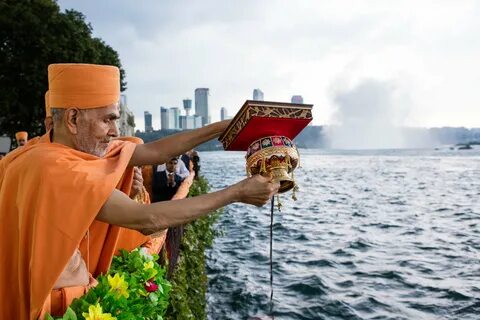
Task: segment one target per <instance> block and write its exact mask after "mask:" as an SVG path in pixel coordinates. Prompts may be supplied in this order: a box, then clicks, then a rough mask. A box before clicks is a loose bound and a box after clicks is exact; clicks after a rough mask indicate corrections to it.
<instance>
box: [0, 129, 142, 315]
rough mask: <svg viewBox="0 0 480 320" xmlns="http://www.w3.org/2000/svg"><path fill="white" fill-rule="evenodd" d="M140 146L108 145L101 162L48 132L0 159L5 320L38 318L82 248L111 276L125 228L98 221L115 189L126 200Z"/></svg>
mask: <svg viewBox="0 0 480 320" xmlns="http://www.w3.org/2000/svg"><path fill="white" fill-rule="evenodd" d="M134 150H135V144H134V143H130V142H123V141H114V142H112V143H111V146H110V149H109V152H108V153H107V155H105V156H104V157H103V158H99V157H96V156H93V155H89V154H86V153H83V152H80V151H77V150H74V149H72V148H69V147H67V146H65V145H62V144H57V143H51V142H50V140H49V133H47V134H46V135H44V136H43V137H41V138H39V139H34V140H33V141H29V142H28V143H27V144H26V145H25V146H24V147H23V148H21V149H19V150H16V151H15V152H11V153H10V154H8V155H7V156H6V157H5V158H4V159H3V160H2V161H0V235H1V236H0V237H1V239H0V296H1V297H2V299H0V319H36V318H37V317H38V315H39V313H40V310H41V308H42V305H43V303H44V301H45V300H46V298H47V296H48V295H49V293H50V292H51V290H52V288H53V285H54V283H55V282H56V280H57V278H58V277H59V275H60V274H61V272H62V271H63V269H64V267H65V266H66V265H67V263H68V262H69V259H70V258H71V256H72V254H73V252H74V250H75V249H77V248H78V247H79V245H80V244H81V243H82V244H85V241H86V237H85V235H86V234H87V231H88V230H89V229H90V231H89V232H88V233H89V235H90V236H89V239H88V240H89V243H90V247H89V250H88V251H87V250H86V246H85V245H83V246H82V245H80V250H81V251H82V256H83V257H84V259H87V258H86V257H87V253H88V262H89V263H88V268H89V271H90V272H91V273H92V274H94V275H98V274H99V273H102V272H106V271H107V270H108V268H109V266H110V263H111V259H112V255H113V253H114V252H115V250H116V245H117V240H118V238H119V236H120V234H121V233H122V228H120V227H117V226H112V225H108V224H106V223H102V222H99V221H95V217H96V215H97V214H98V212H99V210H100V209H101V207H102V206H103V204H104V203H105V202H106V200H107V199H108V197H109V196H110V195H111V193H112V192H113V190H114V189H115V188H117V189H120V190H122V191H123V192H125V193H126V194H129V192H130V187H131V184H132V177H133V168H132V167H128V163H129V161H130V159H131V157H132V155H133V152H134Z"/></svg>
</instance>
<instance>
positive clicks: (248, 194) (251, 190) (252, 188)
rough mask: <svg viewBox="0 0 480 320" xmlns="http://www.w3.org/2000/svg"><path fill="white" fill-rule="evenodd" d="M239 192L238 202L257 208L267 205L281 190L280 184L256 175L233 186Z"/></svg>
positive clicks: (269, 178)
mask: <svg viewBox="0 0 480 320" xmlns="http://www.w3.org/2000/svg"><path fill="white" fill-rule="evenodd" d="M232 188H235V189H236V191H237V192H238V199H237V200H238V201H239V202H243V203H247V204H253V205H255V206H257V207H261V206H263V205H265V204H266V203H267V202H268V201H269V200H270V199H271V198H272V197H273V196H274V195H275V194H276V193H277V192H278V189H279V188H280V183H279V182H273V181H272V178H271V177H263V176H261V175H255V176H253V177H250V178H247V179H245V180H242V181H240V182H239V183H237V184H235V185H233V186H232Z"/></svg>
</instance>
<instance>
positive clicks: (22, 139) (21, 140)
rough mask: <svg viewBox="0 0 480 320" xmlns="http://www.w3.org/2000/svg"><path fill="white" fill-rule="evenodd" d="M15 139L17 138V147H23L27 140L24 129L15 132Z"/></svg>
mask: <svg viewBox="0 0 480 320" xmlns="http://www.w3.org/2000/svg"><path fill="white" fill-rule="evenodd" d="M15 140H17V147H23V146H24V145H25V144H26V143H27V141H28V133H27V132H26V131H19V132H17V133H15Z"/></svg>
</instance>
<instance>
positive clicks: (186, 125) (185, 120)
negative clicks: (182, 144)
mask: <svg viewBox="0 0 480 320" xmlns="http://www.w3.org/2000/svg"><path fill="white" fill-rule="evenodd" d="M180 129H182V130H191V129H195V116H180Z"/></svg>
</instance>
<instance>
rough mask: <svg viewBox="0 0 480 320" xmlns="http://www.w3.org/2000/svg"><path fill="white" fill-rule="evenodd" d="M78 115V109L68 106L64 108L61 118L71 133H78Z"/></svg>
mask: <svg viewBox="0 0 480 320" xmlns="http://www.w3.org/2000/svg"><path fill="white" fill-rule="evenodd" d="M79 117H80V110H78V109H77V108H70V109H67V110H65V115H64V117H63V120H64V121H65V127H66V128H67V129H68V131H70V133H71V134H77V133H78V118H79Z"/></svg>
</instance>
